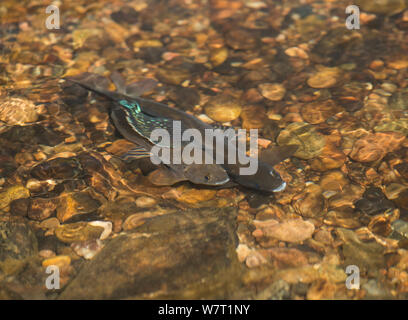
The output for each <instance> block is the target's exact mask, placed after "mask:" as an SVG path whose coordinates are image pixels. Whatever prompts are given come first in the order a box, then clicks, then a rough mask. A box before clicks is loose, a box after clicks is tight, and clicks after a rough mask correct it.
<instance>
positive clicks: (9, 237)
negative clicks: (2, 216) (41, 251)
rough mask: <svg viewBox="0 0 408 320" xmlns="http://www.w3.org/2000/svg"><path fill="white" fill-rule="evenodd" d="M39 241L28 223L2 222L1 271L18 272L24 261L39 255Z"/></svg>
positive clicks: (0, 242) (0, 243) (0, 224)
mask: <svg viewBox="0 0 408 320" xmlns="http://www.w3.org/2000/svg"><path fill="white" fill-rule="evenodd" d="M37 247H38V244H37V239H36V237H35V235H34V233H33V231H32V229H31V228H30V226H29V225H28V224H27V223H24V222H17V221H16V222H13V221H0V270H1V271H3V272H4V273H6V274H12V273H14V272H16V271H18V270H19V269H20V268H21V267H22V266H23V265H24V263H25V262H24V261H25V260H26V259H27V258H29V257H31V256H33V255H34V254H36V253H37V250H38V248H37Z"/></svg>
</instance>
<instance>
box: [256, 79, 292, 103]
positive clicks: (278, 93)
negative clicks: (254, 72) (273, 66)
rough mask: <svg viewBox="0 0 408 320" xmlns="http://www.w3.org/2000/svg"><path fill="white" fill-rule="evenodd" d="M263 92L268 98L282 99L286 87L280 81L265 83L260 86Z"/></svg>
mask: <svg viewBox="0 0 408 320" xmlns="http://www.w3.org/2000/svg"><path fill="white" fill-rule="evenodd" d="M258 88H259V90H260V91H261V94H262V95H263V96H264V97H265V98H266V99H268V100H271V101H280V100H282V98H283V97H284V96H285V93H286V89H285V87H284V86H283V85H281V84H280V83H263V84H260V85H259V86H258Z"/></svg>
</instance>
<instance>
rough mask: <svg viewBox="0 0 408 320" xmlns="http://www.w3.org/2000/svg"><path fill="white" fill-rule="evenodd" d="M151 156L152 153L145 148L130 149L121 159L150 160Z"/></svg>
mask: <svg viewBox="0 0 408 320" xmlns="http://www.w3.org/2000/svg"><path fill="white" fill-rule="evenodd" d="M150 155H151V153H150V151H147V150H146V149H145V148H143V147H135V148H133V149H130V150H129V151H128V152H126V153H125V154H123V155H122V156H121V158H122V160H124V161H132V160H137V159H143V158H148V157H150Z"/></svg>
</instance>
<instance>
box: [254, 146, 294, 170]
mask: <svg viewBox="0 0 408 320" xmlns="http://www.w3.org/2000/svg"><path fill="white" fill-rule="evenodd" d="M297 149H298V146H297V145H287V146H273V147H270V148H268V149H265V150H262V151H261V152H260V155H259V160H261V161H262V162H266V163H268V164H270V165H271V166H274V165H275V164H278V163H279V162H281V161H283V160H285V159H287V158H289V157H290V156H292V155H293V154H294V153H295V152H296V150H297Z"/></svg>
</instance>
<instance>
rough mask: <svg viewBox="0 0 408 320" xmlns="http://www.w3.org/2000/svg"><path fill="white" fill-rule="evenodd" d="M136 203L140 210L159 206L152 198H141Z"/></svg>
mask: <svg viewBox="0 0 408 320" xmlns="http://www.w3.org/2000/svg"><path fill="white" fill-rule="evenodd" d="M135 203H136V206H137V207H138V208H151V207H153V206H155V205H156V204H157V201H156V199H153V198H150V197H139V198H137V199H136V201H135Z"/></svg>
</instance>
